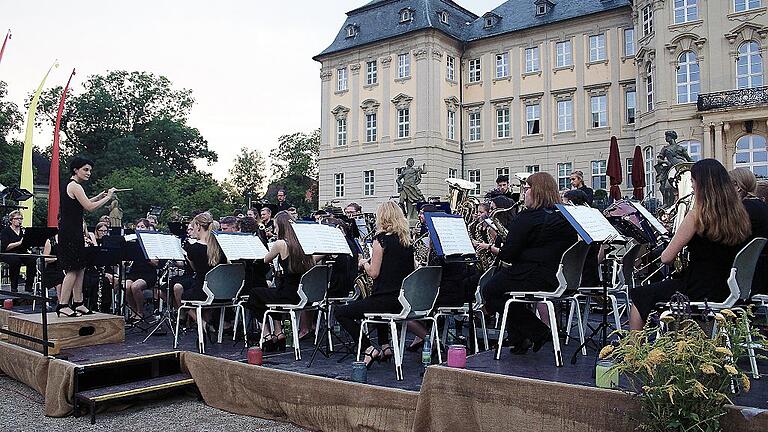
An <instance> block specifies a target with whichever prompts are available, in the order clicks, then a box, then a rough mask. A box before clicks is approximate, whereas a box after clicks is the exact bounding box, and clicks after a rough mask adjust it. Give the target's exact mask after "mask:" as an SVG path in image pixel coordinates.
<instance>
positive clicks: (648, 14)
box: [642, 4, 653, 36]
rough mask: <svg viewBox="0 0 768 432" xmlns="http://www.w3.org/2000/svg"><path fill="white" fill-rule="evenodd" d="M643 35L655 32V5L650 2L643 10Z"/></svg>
mask: <svg viewBox="0 0 768 432" xmlns="http://www.w3.org/2000/svg"><path fill="white" fill-rule="evenodd" d="M642 23H643V36H648V35H649V34H651V33H653V5H652V4H648V5H647V6H645V7H644V8H643V11H642Z"/></svg>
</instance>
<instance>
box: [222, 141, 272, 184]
mask: <svg viewBox="0 0 768 432" xmlns="http://www.w3.org/2000/svg"><path fill="white" fill-rule="evenodd" d="M265 172H266V163H265V162H264V156H263V155H262V154H261V152H260V151H258V150H256V149H253V150H249V149H248V148H247V147H242V148H241V149H240V154H238V155H237V157H236V158H235V162H234V164H233V165H232V168H230V170H229V178H228V179H227V182H228V183H229V184H231V185H232V186H233V187H234V192H235V194H236V195H238V196H243V195H245V194H246V193H251V194H253V195H255V194H257V193H259V192H261V190H262V189H263V188H264V180H266V174H265Z"/></svg>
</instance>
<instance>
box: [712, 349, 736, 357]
mask: <svg viewBox="0 0 768 432" xmlns="http://www.w3.org/2000/svg"><path fill="white" fill-rule="evenodd" d="M715 352H719V353H720V354H725V355H727V356H728V357H732V356H733V353H732V352H731V350H729V349H728V348H726V347H717V348H715Z"/></svg>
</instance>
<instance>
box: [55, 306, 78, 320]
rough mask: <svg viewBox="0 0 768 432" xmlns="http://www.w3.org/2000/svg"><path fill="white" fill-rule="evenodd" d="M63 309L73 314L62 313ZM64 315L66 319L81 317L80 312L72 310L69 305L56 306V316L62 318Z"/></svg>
mask: <svg viewBox="0 0 768 432" xmlns="http://www.w3.org/2000/svg"><path fill="white" fill-rule="evenodd" d="M62 309H69V310H71V311H72V312H71V313H67V312H62ZM62 315H64V316H65V317H69V318H75V317H78V316H80V312H78V311H76V310H73V309H71V308H70V307H69V305H68V304H57V305H56V316H57V317H59V318H61V316H62Z"/></svg>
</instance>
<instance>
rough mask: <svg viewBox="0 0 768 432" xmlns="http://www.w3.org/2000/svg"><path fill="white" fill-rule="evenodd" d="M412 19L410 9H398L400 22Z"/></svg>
mask: <svg viewBox="0 0 768 432" xmlns="http://www.w3.org/2000/svg"><path fill="white" fill-rule="evenodd" d="M412 19H413V14H411V10H410V9H403V10H401V11H400V22H401V23H405V22H408V21H410V20H412Z"/></svg>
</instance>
